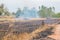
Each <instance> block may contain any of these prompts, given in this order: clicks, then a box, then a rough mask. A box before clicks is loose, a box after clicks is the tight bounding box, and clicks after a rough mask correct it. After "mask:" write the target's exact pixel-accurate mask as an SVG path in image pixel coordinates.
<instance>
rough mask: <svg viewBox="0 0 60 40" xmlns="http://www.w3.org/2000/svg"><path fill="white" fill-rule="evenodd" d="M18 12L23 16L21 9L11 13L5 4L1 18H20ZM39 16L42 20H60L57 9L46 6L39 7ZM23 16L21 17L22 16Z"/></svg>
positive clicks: (0, 14) (1, 11)
mask: <svg viewBox="0 0 60 40" xmlns="http://www.w3.org/2000/svg"><path fill="white" fill-rule="evenodd" d="M18 11H20V13H19V14H21V11H22V10H21V9H20V8H19V9H18V10H17V12H16V13H15V12H12V13H11V12H9V10H8V9H7V8H5V7H4V4H1V5H0V16H5V15H6V16H14V17H16V16H17V17H18V16H19V14H18ZM38 14H39V16H40V18H60V12H59V13H55V7H46V6H44V5H42V6H41V7H39V11H38ZM20 16H21V15H20Z"/></svg>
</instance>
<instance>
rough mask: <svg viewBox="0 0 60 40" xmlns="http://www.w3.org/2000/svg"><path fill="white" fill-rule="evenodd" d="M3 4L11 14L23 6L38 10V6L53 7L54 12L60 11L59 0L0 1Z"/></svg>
mask: <svg viewBox="0 0 60 40" xmlns="http://www.w3.org/2000/svg"><path fill="white" fill-rule="evenodd" d="M1 3H4V4H5V7H7V8H8V9H9V11H11V12H16V10H17V8H21V9H22V8H23V7H25V6H27V7H29V8H32V7H35V8H37V9H38V7H39V6H41V5H45V6H46V7H50V6H51V7H53V6H54V7H55V9H56V12H59V11H60V0H0V4H1Z"/></svg>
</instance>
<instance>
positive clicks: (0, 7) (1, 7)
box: [0, 4, 4, 15]
mask: <svg viewBox="0 0 60 40" xmlns="http://www.w3.org/2000/svg"><path fill="white" fill-rule="evenodd" d="M3 13H4V4H1V5H0V15H2V14H3Z"/></svg>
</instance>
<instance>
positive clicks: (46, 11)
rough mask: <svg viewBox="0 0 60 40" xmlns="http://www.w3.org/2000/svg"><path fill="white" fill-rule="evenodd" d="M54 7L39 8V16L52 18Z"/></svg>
mask: <svg viewBox="0 0 60 40" xmlns="http://www.w3.org/2000/svg"><path fill="white" fill-rule="evenodd" d="M54 10H55V8H54V7H49V8H47V7H45V6H43V5H42V6H41V8H40V7H39V15H40V17H41V18H51V17H52V15H53V14H54Z"/></svg>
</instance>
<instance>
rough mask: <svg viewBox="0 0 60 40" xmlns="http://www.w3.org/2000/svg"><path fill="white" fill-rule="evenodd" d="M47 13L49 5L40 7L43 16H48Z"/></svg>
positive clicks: (40, 13)
mask: <svg viewBox="0 0 60 40" xmlns="http://www.w3.org/2000/svg"><path fill="white" fill-rule="evenodd" d="M46 13H47V7H45V6H43V5H42V6H41V9H40V7H39V15H40V17H41V18H45V17H46Z"/></svg>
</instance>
